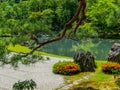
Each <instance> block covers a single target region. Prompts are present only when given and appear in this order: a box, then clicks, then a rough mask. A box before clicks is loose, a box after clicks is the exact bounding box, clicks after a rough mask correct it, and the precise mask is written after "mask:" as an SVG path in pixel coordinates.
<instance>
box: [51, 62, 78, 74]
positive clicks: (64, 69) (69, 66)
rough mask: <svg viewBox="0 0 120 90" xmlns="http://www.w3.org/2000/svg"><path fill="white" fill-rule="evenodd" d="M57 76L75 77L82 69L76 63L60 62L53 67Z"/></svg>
mask: <svg viewBox="0 0 120 90" xmlns="http://www.w3.org/2000/svg"><path fill="white" fill-rule="evenodd" d="M53 72H54V73H55V74H63V75H73V74H76V73H79V72H80V67H79V65H78V64H76V63H75V62H70V61H59V62H57V63H55V64H54V65H53Z"/></svg>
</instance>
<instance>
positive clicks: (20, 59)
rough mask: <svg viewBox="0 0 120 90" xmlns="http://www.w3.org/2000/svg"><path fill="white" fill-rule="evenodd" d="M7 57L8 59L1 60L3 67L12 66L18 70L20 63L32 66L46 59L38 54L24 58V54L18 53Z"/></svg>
mask: <svg viewBox="0 0 120 90" xmlns="http://www.w3.org/2000/svg"><path fill="white" fill-rule="evenodd" d="M9 55H10V56H9ZM5 57H7V58H5V59H1V61H0V62H1V65H5V64H10V65H11V66H12V67H14V68H17V67H18V64H19V63H22V64H23V65H30V64H34V63H36V62H38V61H40V60H44V58H43V57H42V56H41V55H38V54H33V55H28V56H26V57H24V54H20V53H16V54H13V55H12V53H9V54H8V55H7V56H5Z"/></svg>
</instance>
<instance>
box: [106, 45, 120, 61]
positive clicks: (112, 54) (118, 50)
mask: <svg viewBox="0 0 120 90" xmlns="http://www.w3.org/2000/svg"><path fill="white" fill-rule="evenodd" d="M108 61H112V62H118V63H120V43H114V44H113V45H112V47H111V49H110V51H109V53H108Z"/></svg>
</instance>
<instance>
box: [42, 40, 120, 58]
mask: <svg viewBox="0 0 120 90" xmlns="http://www.w3.org/2000/svg"><path fill="white" fill-rule="evenodd" d="M114 43H120V39H83V40H80V41H74V40H70V39H63V40H61V41H58V42H53V43H51V44H48V45H46V46H45V47H44V48H42V51H44V52H47V53H53V54H58V55H62V56H69V57H73V56H74V54H75V53H76V52H84V51H90V52H91V53H92V54H93V55H94V56H95V58H96V59H97V60H106V59H107V54H108V52H109V50H110V48H111V46H112V45H113V44H114Z"/></svg>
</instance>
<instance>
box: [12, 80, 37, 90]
mask: <svg viewBox="0 0 120 90" xmlns="http://www.w3.org/2000/svg"><path fill="white" fill-rule="evenodd" d="M35 88H36V83H35V82H34V81H33V80H32V79H31V80H25V81H18V82H17V83H15V84H14V85H13V90H34V89H35Z"/></svg>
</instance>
